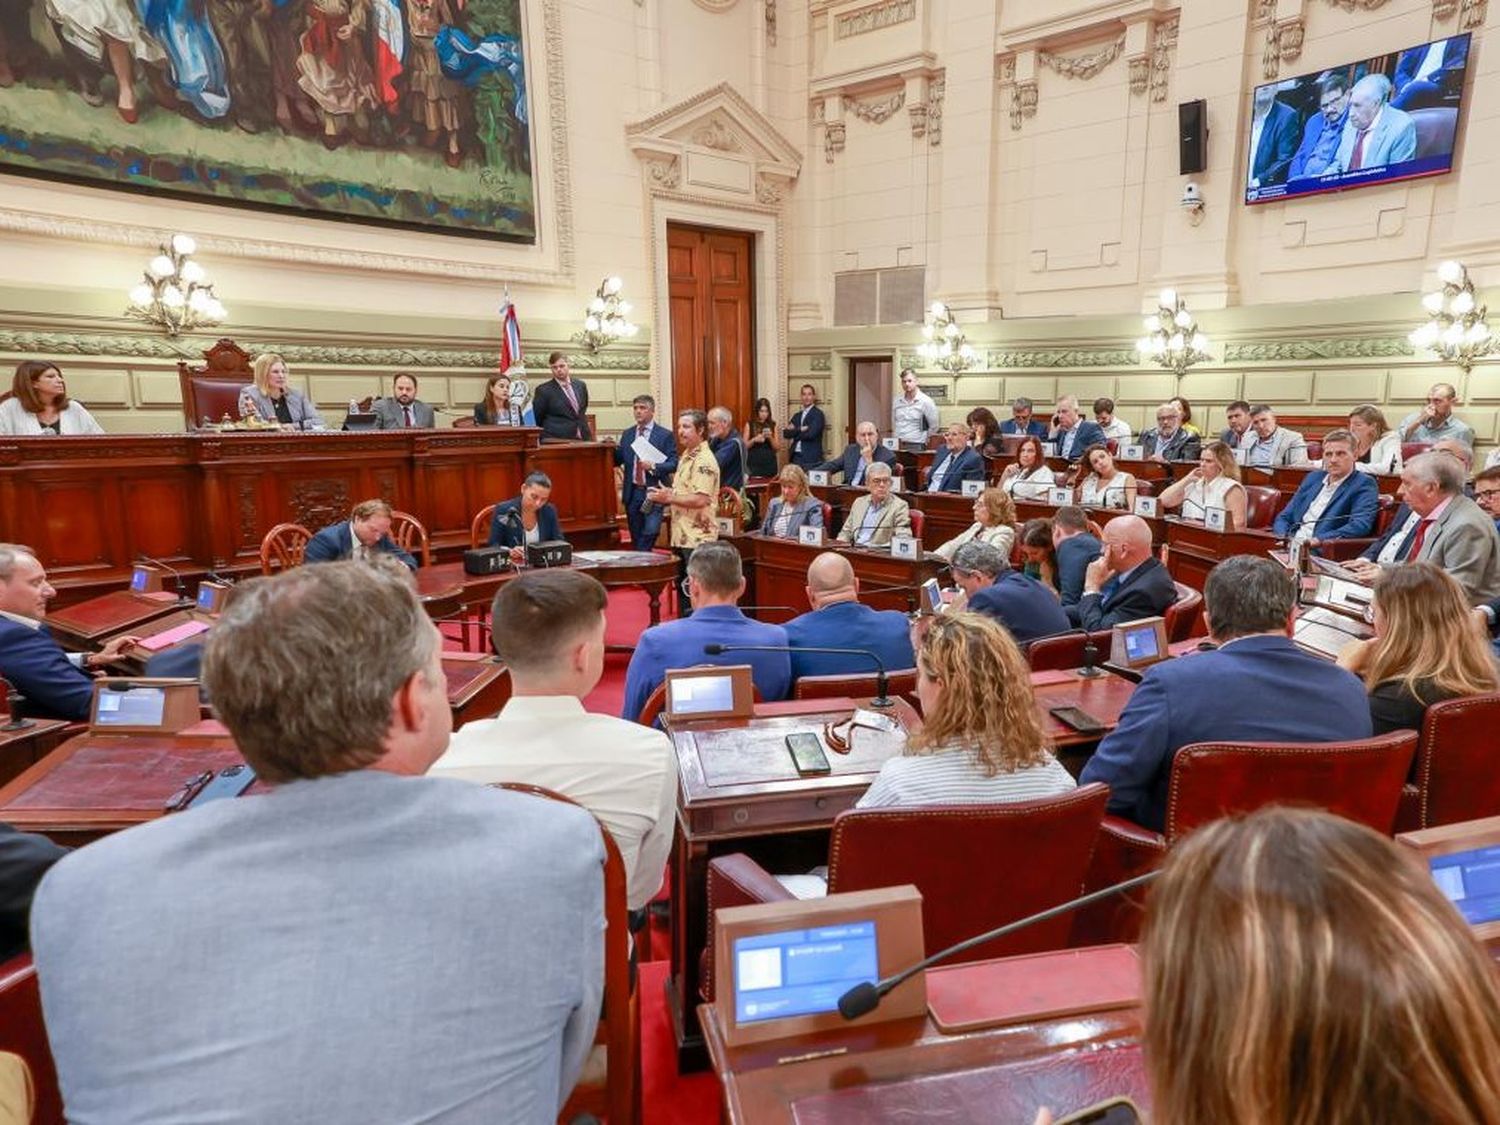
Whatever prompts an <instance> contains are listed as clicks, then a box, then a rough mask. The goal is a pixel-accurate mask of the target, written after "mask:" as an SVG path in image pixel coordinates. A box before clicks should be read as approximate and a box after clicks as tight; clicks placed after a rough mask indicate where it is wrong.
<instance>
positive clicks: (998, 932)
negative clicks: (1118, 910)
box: [839, 869, 1161, 1020]
mask: <svg viewBox="0 0 1500 1125" xmlns="http://www.w3.org/2000/svg"><path fill="white" fill-rule="evenodd" d="M1160 874H1161V870H1160V869H1157V870H1155V871H1148V872H1146V873H1145V874H1144V875H1137V876H1136V877H1135V878H1134V879H1126V880H1125V882H1123V883H1116V884H1114V885H1113V886H1111V887H1105V888H1104V889H1103V890H1098V891H1091V892H1090V893H1089V894H1086V895H1083V896H1082V897H1081V898H1075V899H1072V900H1071V901H1069V902H1065V903H1062V904H1061V905H1059V906H1054V907H1052V908H1051V909H1050V910H1043V911H1042V912H1041V913H1040V914H1032V915H1029V916H1028V917H1025V918H1021V919H1019V920H1017V921H1015V922H1007V923H1006V924H1005V925H1003V926H997V927H995V928H994V929H993V930H989V931H987V932H985V933H982V934H980V935H979V936H978V937H971V938H968V939H966V940H964V941H961V942H959V943H958V944H957V945H950V946H949V947H948V948H947V949H943V950H939V951H938V952H937V953H934V954H933V955H932V956H931V957H924V958H922V960H920V961H918V962H917V963H916V964H915V965H912V966H911V967H910V968H906V969H902V970H901V971H900V972H899V973H897V974H896V975H895V976H889V977H886V978H885V979H884V980H880V981H875V982H874V983H872V982H870V981H862V982H860V983H859V984H856V985H855V986H854V987H853V988H851V989H849V991H848V992H846V993H844V994H843V995H842V996H840V997H839V1015H841V1016H843V1017H844V1018H845V1019H846V1020H857V1019H859V1017H860V1016H863V1015H866V1014H868V1013H869V1012H873V1011H874V1010H875V1009H876V1008H878V1007H879V1006H880V1001H881V1000H882V999H884V997H885V994H886V993H888V992H890V991H891V990H892V989H893V988H897V987H899V986H900V985H902V984H905V983H906V982H907V981H908V980H910V979H911V978H912V977H914V976H916V975H917V974H918V973H920V972H921V971H922V970H923V969H930V968H931V967H932V966H933V965H937V964H940V963H942V962H943V961H946V960H948V959H949V958H950V957H953V956H956V955H957V954H959V953H964V952H966V951H967V950H970V949H973V948H974V947H975V946H976V945H983V944H984V943H985V942H989V941H994V940H995V939H996V938H1002V937H1006V936H1007V935H1009V934H1013V933H1015V932H1017V931H1018V930H1024V929H1026V928H1027V927H1028V926H1035V925H1038V924H1039V923H1041V922H1046V921H1049V920H1050V919H1053V918H1056V917H1057V916H1058V915H1060V914H1066V913H1068V912H1069V911H1071V910H1077V909H1079V908H1080V907H1083V906H1091V905H1093V904H1094V903H1096V902H1100V901H1102V900H1104V899H1106V898H1109V897H1110V896H1111V895H1118V894H1124V893H1125V892H1126V891H1131V890H1134V889H1135V888H1136V887H1142V886H1145V885H1146V884H1147V883H1149V882H1151V880H1153V879H1155V878H1156V877H1157V876H1158V875H1160Z"/></svg>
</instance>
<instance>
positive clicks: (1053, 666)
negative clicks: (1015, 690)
mask: <svg viewBox="0 0 1500 1125" xmlns="http://www.w3.org/2000/svg"><path fill="white" fill-rule="evenodd" d="M1113 636H1114V630H1112V629H1101V630H1099V631H1098V632H1096V633H1063V634H1062V635H1061V636H1057V637H1039V638H1038V639H1036V640H1034V641H1032V642H1031V645H1030V647H1028V648H1027V650H1026V662H1027V663H1028V664H1029V665H1030V666H1031V670H1032V671H1033V672H1050V671H1054V670H1057V671H1067V670H1069V669H1072V668H1082V667H1083V663H1084V661H1083V646H1084V645H1085V644H1087V643H1088V642H1089V641H1093V642H1094V647H1095V648H1096V649H1098V650H1099V654H1098V655H1097V656H1096V657H1094V660H1095V663H1103V662H1104V661H1106V660H1108V659H1109V642H1110V638H1111V637H1113Z"/></svg>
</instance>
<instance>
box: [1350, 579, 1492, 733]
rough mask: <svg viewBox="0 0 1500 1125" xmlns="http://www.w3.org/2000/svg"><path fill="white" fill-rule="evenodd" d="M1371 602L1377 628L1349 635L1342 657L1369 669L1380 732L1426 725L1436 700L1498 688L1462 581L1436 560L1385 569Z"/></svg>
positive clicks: (1355, 667) (1353, 667) (1359, 670)
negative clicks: (1367, 634) (1359, 637)
mask: <svg viewBox="0 0 1500 1125" xmlns="http://www.w3.org/2000/svg"><path fill="white" fill-rule="evenodd" d="M1372 608H1373V610H1374V615H1375V622H1374V624H1375V635H1374V636H1373V637H1371V638H1369V639H1368V640H1363V641H1350V642H1349V643H1348V644H1347V645H1345V646H1344V649H1343V651H1342V652H1340V653H1339V658H1338V662H1339V665H1340V666H1341V667H1343V668H1347V669H1349V671H1351V672H1354V673H1355V674H1356V675H1360V676H1363V677H1364V681H1365V689H1366V690H1367V691H1368V692H1369V693H1370V718H1371V720H1372V721H1373V723H1374V726H1375V733H1376V734H1386V733H1387V732H1389V731H1393V730H1421V729H1422V717H1423V715H1425V714H1426V713H1427V708H1428V707H1430V706H1432V705H1433V704H1434V703H1439V702H1441V701H1442V700H1444V699H1453V698H1456V697H1458V696H1461V695H1482V694H1484V693H1485V692H1492V691H1500V670H1497V668H1496V665H1495V658H1494V655H1493V651H1492V650H1491V648H1490V644H1489V640H1488V639H1487V638H1486V637H1485V636H1484V633H1483V632H1482V631H1481V629H1480V627H1479V626H1478V625H1477V624H1475V622H1474V619H1473V616H1472V613H1471V611H1470V609H1469V605H1468V602H1467V600H1466V599H1465V597H1464V592H1463V587H1461V586H1460V585H1459V584H1458V583H1457V582H1456V581H1454V579H1453V578H1452V577H1451V576H1450V575H1449V574H1447V572H1445V571H1444V570H1442V569H1441V568H1439V567H1438V566H1436V565H1434V564H1433V563H1430V562H1420V563H1407V564H1406V565H1405V566H1397V567H1391V568H1390V569H1388V570H1385V571H1383V572H1382V573H1381V575H1380V577H1379V578H1377V579H1376V580H1375V599H1374V602H1373V605H1372Z"/></svg>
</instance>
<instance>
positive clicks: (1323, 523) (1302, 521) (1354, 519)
mask: <svg viewBox="0 0 1500 1125" xmlns="http://www.w3.org/2000/svg"><path fill="white" fill-rule="evenodd" d="M1379 515H1380V486H1379V485H1377V484H1376V483H1375V478H1374V477H1372V476H1370V475H1369V474H1368V473H1356V472H1355V471H1354V437H1353V435H1351V434H1350V433H1349V431H1348V430H1333V431H1331V432H1330V433H1329V434H1328V435H1327V436H1326V437H1325V438H1324V439H1323V467H1322V468H1321V469H1318V470H1315V471H1313V472H1311V473H1308V474H1307V476H1305V477H1303V478H1302V483H1301V484H1300V485H1298V486H1297V492H1296V494H1295V495H1294V496H1293V497H1292V500H1291V503H1289V504H1288V505H1287V506H1286V507H1285V508H1283V509H1281V511H1280V512H1279V513H1277V516H1276V522H1275V523H1273V524H1272V525H1271V527H1272V530H1273V531H1275V532H1276V534H1277V535H1281V536H1284V537H1287V538H1291V537H1294V536H1296V537H1300V538H1302V539H1304V540H1306V541H1307V543H1308V544H1309V545H1310V546H1313V547H1316V546H1318V544H1320V543H1322V542H1323V540H1325V539H1362V538H1364V537H1365V536H1366V535H1369V534H1370V533H1371V532H1372V531H1374V530H1375V520H1376V518H1377V517H1378V516H1379Z"/></svg>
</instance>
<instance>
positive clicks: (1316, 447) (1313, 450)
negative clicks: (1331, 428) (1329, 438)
mask: <svg viewBox="0 0 1500 1125" xmlns="http://www.w3.org/2000/svg"><path fill="white" fill-rule="evenodd" d="M1307 459H1308V460H1309V461H1321V460H1322V459H1323V440H1322V439H1321V438H1308V440H1307Z"/></svg>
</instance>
